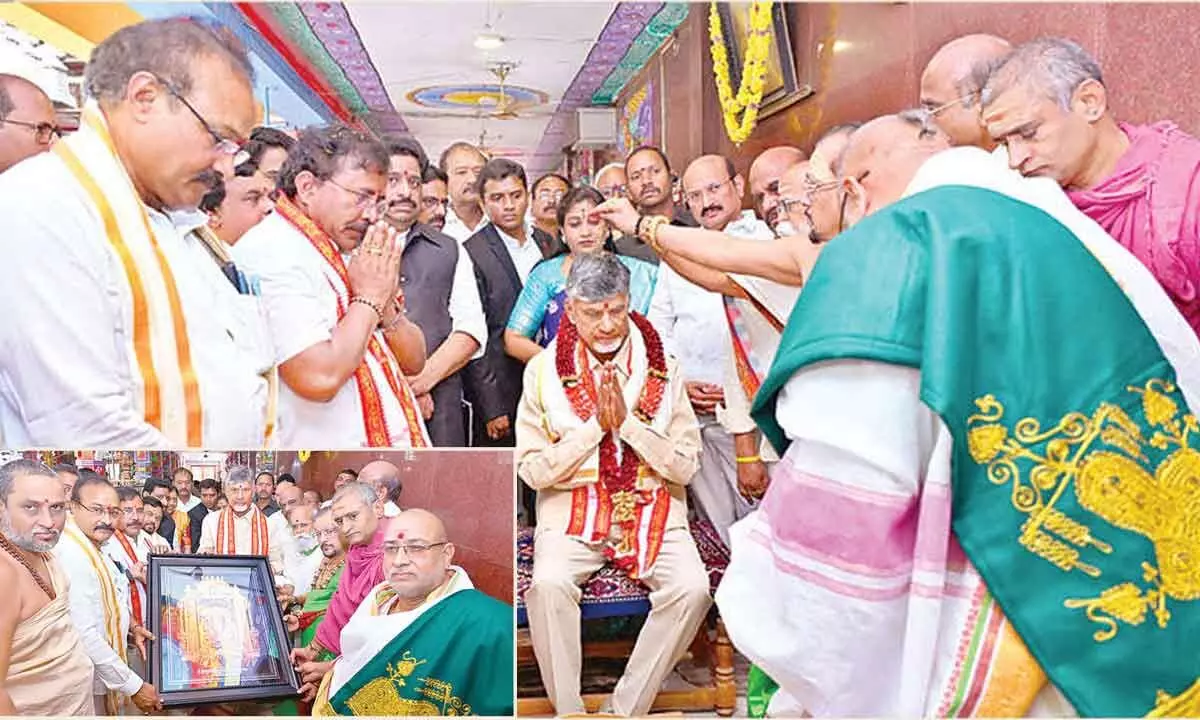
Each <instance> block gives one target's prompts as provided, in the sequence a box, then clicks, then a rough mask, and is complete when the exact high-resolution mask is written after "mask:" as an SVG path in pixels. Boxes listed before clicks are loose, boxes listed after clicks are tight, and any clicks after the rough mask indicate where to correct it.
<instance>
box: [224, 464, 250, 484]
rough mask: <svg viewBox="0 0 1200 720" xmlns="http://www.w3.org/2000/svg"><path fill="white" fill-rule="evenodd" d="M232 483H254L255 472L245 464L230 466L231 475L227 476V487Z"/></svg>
mask: <svg viewBox="0 0 1200 720" xmlns="http://www.w3.org/2000/svg"><path fill="white" fill-rule="evenodd" d="M230 485H251V486H252V485H254V472H253V471H252V470H250V468H248V467H246V466H245V465H234V466H233V467H231V468H229V477H227V478H225V489H226V490H228V489H229V486H230Z"/></svg>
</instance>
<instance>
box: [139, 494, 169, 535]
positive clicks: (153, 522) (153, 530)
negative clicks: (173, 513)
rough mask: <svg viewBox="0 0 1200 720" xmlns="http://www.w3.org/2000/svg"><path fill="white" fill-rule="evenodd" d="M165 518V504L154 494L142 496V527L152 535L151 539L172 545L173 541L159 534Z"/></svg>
mask: <svg viewBox="0 0 1200 720" xmlns="http://www.w3.org/2000/svg"><path fill="white" fill-rule="evenodd" d="M162 519H163V504H162V503H161V502H159V501H158V498H156V497H154V496H149V497H144V498H142V529H143V530H145V531H146V533H147V534H149V535H150V541H151V542H152V543H157V542H158V541H160V540H161V541H162V542H163V543H165V544H166V545H167V547H170V545H171V543H170V541H168V540H167V539H166V538H165V537H163V536H162V535H160V534H159V532H158V529H159V527H161V526H162Z"/></svg>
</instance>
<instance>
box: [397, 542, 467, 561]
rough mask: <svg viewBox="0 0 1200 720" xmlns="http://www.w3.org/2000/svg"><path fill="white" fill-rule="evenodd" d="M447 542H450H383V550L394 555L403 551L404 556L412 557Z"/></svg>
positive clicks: (447, 543)
mask: <svg viewBox="0 0 1200 720" xmlns="http://www.w3.org/2000/svg"><path fill="white" fill-rule="evenodd" d="M449 544H450V542H449V541H448V540H443V541H442V542H435V543H429V544H428V545H426V544H425V543H384V544H383V551H384V552H385V553H387V554H388V555H395V554H396V553H398V552H403V553H404V556H405V557H407V558H414V557H419V556H421V555H424V554H425V553H427V552H429V551H430V550H432V549H434V548H435V547H440V546H442V545H449Z"/></svg>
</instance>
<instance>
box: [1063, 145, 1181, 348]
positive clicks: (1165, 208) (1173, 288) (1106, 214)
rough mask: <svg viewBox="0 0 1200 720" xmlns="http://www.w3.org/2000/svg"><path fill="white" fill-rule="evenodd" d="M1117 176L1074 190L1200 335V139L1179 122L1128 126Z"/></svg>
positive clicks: (1074, 195) (1080, 205)
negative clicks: (1163, 290) (1127, 139)
mask: <svg viewBox="0 0 1200 720" xmlns="http://www.w3.org/2000/svg"><path fill="white" fill-rule="evenodd" d="M1121 130H1122V131H1123V132H1124V133H1125V134H1126V135H1127V136H1129V142H1130V146H1129V150H1128V151H1126V153H1125V155H1124V156H1122V157H1121V160H1120V161H1119V162H1118V163H1117V167H1116V169H1115V170H1114V171H1113V173H1112V175H1111V176H1109V177H1108V178H1106V179H1105V180H1104V181H1102V182H1101V183H1100V184H1099V185H1097V186H1096V187H1094V188H1091V189H1089V190H1081V191H1078V192H1071V193H1068V195H1069V196H1070V198H1071V201H1072V202H1073V203H1075V206H1076V207H1078V208H1079V209H1080V210H1082V211H1083V213H1084V214H1085V215H1087V216H1088V217H1090V218H1092V219H1093V220H1095V221H1096V222H1097V223H1099V224H1100V226H1101V227H1103V228H1104V229H1105V230H1106V231H1108V234H1109V235H1112V236H1113V238H1115V239H1116V240H1117V242H1119V243H1121V244H1122V245H1124V246H1125V247H1126V248H1128V249H1129V251H1130V252H1132V253H1133V254H1134V256H1136V257H1137V259H1138V260H1141V261H1142V263H1143V264H1144V265H1145V266H1146V267H1148V268H1149V269H1150V271H1151V272H1152V273H1154V277H1155V278H1157V279H1158V281H1159V283H1161V284H1162V286H1163V288H1164V289H1165V290H1166V291H1167V294H1168V295H1169V296H1170V297H1171V300H1172V301H1173V302H1174V303H1175V306H1176V307H1178V308H1179V311H1180V312H1181V313H1182V314H1183V316H1184V318H1185V319H1186V320H1187V321H1188V324H1189V325H1191V326H1192V328H1193V329H1194V330H1196V331H1197V333H1198V334H1200V141H1198V140H1197V139H1196V138H1193V137H1192V136H1190V135H1188V134H1186V133H1184V132H1183V131H1181V130H1180V129H1179V128H1178V127H1176V126H1175V125H1174V124H1173V123H1170V122H1160V123H1156V124H1154V125H1138V126H1135V125H1129V124H1127V123H1121Z"/></svg>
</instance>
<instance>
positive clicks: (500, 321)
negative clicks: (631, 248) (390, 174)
mask: <svg viewBox="0 0 1200 720" xmlns="http://www.w3.org/2000/svg"><path fill="white" fill-rule="evenodd" d="M452 180H453V178H452ZM478 184H479V188H478V193H479V196H480V197H482V198H483V204H484V207H485V208H486V209H487V214H488V218H489V219H490V222H489V223H488V225H487V226H485V227H484V228H483V230H480V231H479V232H478V233H476V234H475V235H474V236H472V237H471V238H470V239H469V240H467V242H466V243H465V244H464V247H466V249H467V252H468V253H470V255H471V260H472V262H473V263H474V264H475V282H476V284H477V285H478V286H479V297H480V299H481V300H482V301H483V310H484V315H485V316H486V318H487V331H488V338H487V344H486V345H485V347H484V354H483V357H481V358H479V359H477V360H472V361H471V363H470V364H469V365H467V369H466V380H467V395H468V399H469V400H470V402H471V404H472V405H473V406H474V408H475V413H474V414H475V431H474V439H473V440H474V443H473V444H475V445H477V446H491V447H512V444H513V434H512V423H513V420H514V418H515V416H516V411H517V401H518V400H519V399H520V397H521V373H522V372H523V370H524V368H523V366H522V365H521V362H520V361H519V360H517V359H516V358H514V357H512V356H510V355H509V354H508V353H506V352H505V351H504V330H505V328H507V327H508V319H509V316H510V315H512V309H513V306H514V305H515V304H516V302H517V298H518V297H520V295H521V288H523V287H524V286H525V281H526V279H528V277H529V273H530V271H531V270H533V266H534V265H537V264H538V263H539V262H541V261H542V260H543V259H545V258H548V257H551V256H552V255H554V254H555V253H556V252H557V251H558V248H559V247H560V245H561V244H560V243H559V242H557V241H555V242H553V243H552V242H551V241H550V240H549V239H548V238H547V236H546V235H545V234H544V233H541V232H537V231H535V232H533V233H530V232H529V229H528V227H527V226H526V225H525V210H526V209H527V208H528V207H529V192H528V189H527V188H528V185H527V181H526V178H525V168H523V167H521V166H520V165H518V164H517V163H515V162H513V161H512V160H506V159H504V158H497V159H495V160H492V161H490V162H488V164H487V165H486V166H485V167H484V168H483V171H482V172H480V174H479V183H478Z"/></svg>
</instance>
